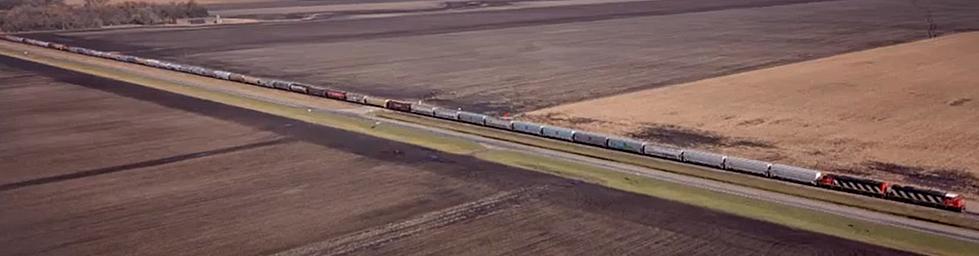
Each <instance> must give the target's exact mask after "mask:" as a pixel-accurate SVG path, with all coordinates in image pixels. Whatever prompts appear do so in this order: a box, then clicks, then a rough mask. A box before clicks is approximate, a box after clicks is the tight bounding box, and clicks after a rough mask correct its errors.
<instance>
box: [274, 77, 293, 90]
mask: <svg viewBox="0 0 979 256" xmlns="http://www.w3.org/2000/svg"><path fill="white" fill-rule="evenodd" d="M289 84H290V82H286V81H282V80H272V88H275V89H279V90H286V91H288V90H289Z"/></svg>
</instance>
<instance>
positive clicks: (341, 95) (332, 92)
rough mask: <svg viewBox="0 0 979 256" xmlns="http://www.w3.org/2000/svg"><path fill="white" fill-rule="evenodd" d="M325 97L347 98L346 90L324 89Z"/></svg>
mask: <svg viewBox="0 0 979 256" xmlns="http://www.w3.org/2000/svg"><path fill="white" fill-rule="evenodd" d="M326 97H327V98H331V99H338V100H347V93H346V92H341V91H335V90H330V89H327V90H326Z"/></svg>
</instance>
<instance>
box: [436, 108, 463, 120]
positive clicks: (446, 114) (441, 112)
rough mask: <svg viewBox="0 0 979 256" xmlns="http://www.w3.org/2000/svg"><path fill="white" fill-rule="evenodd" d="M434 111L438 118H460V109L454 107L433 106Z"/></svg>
mask: <svg viewBox="0 0 979 256" xmlns="http://www.w3.org/2000/svg"><path fill="white" fill-rule="evenodd" d="M432 112H433V113H434V116H435V117H438V118H444V119H451V120H459V111H457V110H454V109H447V108H433V109H432Z"/></svg>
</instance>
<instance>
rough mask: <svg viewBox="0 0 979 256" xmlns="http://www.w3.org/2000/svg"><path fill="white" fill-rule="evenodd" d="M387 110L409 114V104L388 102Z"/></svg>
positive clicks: (394, 101)
mask: <svg viewBox="0 0 979 256" xmlns="http://www.w3.org/2000/svg"><path fill="white" fill-rule="evenodd" d="M387 108H388V109H391V110H397V111H404V112H411V103H407V102H400V101H396V100H389V101H388V105H387Z"/></svg>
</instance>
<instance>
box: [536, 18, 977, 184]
mask: <svg viewBox="0 0 979 256" xmlns="http://www.w3.org/2000/svg"><path fill="white" fill-rule="evenodd" d="M975 67H979V33H963V34H957V35H951V36H945V37H940V38H937V39H932V40H927V41H920V42H914V43H908V44H902V45H897V46H891V47H884V48H879V49H874V50H867V51H862V52H856V53H850V54H844V55H839V56H834V57H830V58H825V59H819V60H814V61H808V62H803V63H798V64H792V65H786V66H781V67H776V68H770V69H764V70H758V71H753V72H747V73H742V74H736V75H730V76H725V77H719V78H714V79H707V80H702V81H697V82H692V83H687V84H681V85H676V86H670V87H665V88H658V89H652V90H646V91H640V92H635V93H629V94H623V95H618V96H612V97H607V98H601V99H595V100H589V101H583V102H578V103H573V104H568V105H563V106H558V107H553V108H548V109H543V110H539V111H535V112H532V113H530V114H529V115H530V117H531V118H532V119H537V120H542V121H545V122H550V123H558V124H563V125H571V126H575V127H580V128H584V129H588V130H595V131H605V132H611V133H616V134H623V135H633V136H638V137H643V138H646V139H651V140H654V141H659V142H663V143H668V144H673V145H677V146H683V147H692V148H701V149H709V150H716V151H721V152H724V153H728V154H733V155H739V156H747V157H752V158H758V159H765V160H770V161H777V162H784V163H790V164H796V165H801V166H809V167H815V168H820V169H824V170H832V171H839V172H846V173H856V174H862V175H869V176H873V177H878V178H884V179H890V180H900V181H903V182H910V183H915V184H920V185H926V186H933V187H940V188H945V189H952V190H958V191H964V192H970V193H973V194H976V192H979V180H977V179H976V177H979V175H977V173H979V168H977V166H979V157H977V156H979V129H977V128H976V127H979V114H977V113H979V102H977V100H979V82H977V81H979V73H976V70H975Z"/></svg>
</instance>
